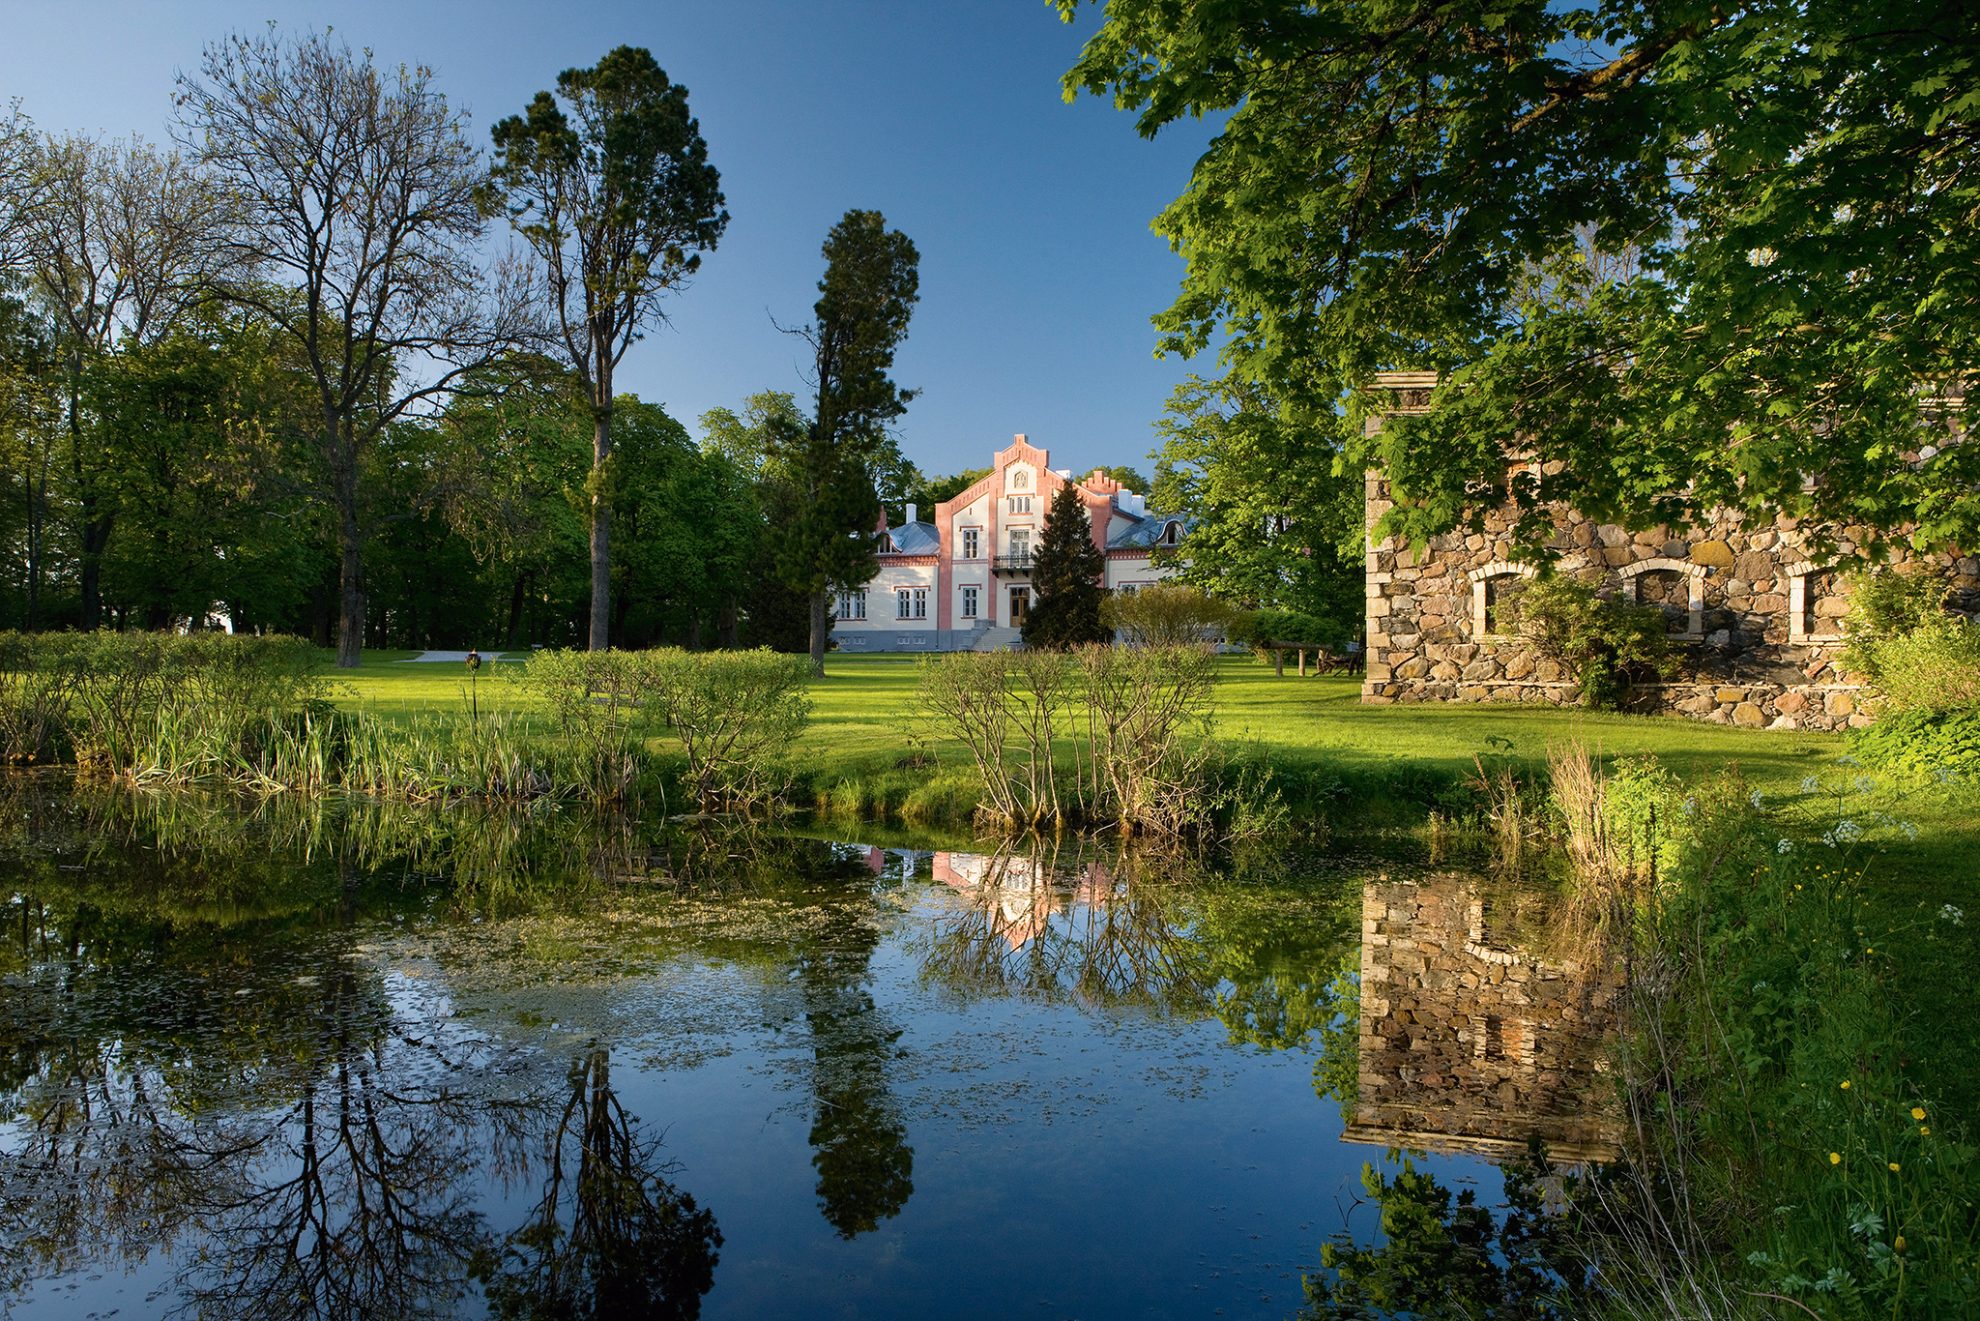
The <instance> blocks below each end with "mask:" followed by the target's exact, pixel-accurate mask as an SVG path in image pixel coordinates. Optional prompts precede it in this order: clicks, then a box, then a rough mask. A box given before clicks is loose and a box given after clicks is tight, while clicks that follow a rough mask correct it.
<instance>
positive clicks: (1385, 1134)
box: [1341, 876, 1622, 1160]
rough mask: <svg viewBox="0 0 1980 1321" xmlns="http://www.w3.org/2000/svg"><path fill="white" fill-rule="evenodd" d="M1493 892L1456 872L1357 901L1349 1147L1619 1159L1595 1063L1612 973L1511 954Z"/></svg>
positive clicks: (1614, 1123) (1381, 889) (1608, 1017)
mask: <svg viewBox="0 0 1980 1321" xmlns="http://www.w3.org/2000/svg"><path fill="white" fill-rule="evenodd" d="M1512 902H1513V896H1512V895H1511V894H1504V895H1503V896H1502V897H1499V898H1495V897H1494V893H1493V890H1492V889H1491V887H1487V886H1483V885H1481V884H1480V883H1479V882H1477V881H1475V880H1472V879H1468V878H1461V877H1449V876H1445V877H1433V878H1429V879H1425V880H1421V881H1393V882H1391V881H1371V882H1370V883H1368V885H1367V886H1366V887H1364V888H1363V890H1362V900H1361V919H1362V921H1361V930H1362V934H1361V942H1362V943H1361V1025H1360V1032H1359V1048H1360V1060H1359V1066H1358V1078H1357V1084H1358V1089H1359V1095H1358V1098H1357V1100H1356V1103H1355V1105H1354V1107H1353V1113H1352V1115H1351V1116H1350V1117H1349V1120H1350V1122H1349V1123H1348V1125H1347V1128H1346V1130H1345V1131H1344V1132H1343V1133H1342V1135H1341V1136H1342V1138H1343V1140H1345V1141H1348V1142H1369V1143H1377V1144H1380V1145H1383V1146H1399V1147H1415V1148H1420V1149H1426V1150H1433V1151H1477V1152H1482V1153H1485V1154H1488V1155H1502V1154H1512V1153H1514V1152H1517V1151H1523V1150H1524V1149H1525V1147H1526V1144H1527V1140H1528V1139H1529V1138H1530V1137H1532V1136H1534V1135H1536V1134H1537V1135H1538V1136H1539V1137H1540V1138H1541V1139H1542V1140H1543V1141H1544V1142H1545V1143H1546V1144H1547V1148H1548V1151H1549V1153H1550V1154H1551V1155H1553V1156H1554V1157H1555V1158H1556V1159H1561V1160H1603V1159H1608V1158H1611V1157H1613V1156H1614V1155H1615V1154H1616V1142H1617V1140H1618V1137H1619V1133H1620V1126H1619V1122H1618V1118H1617V1115H1616V1113H1615V1109H1614V1105H1613V1097H1612V1095H1611V1087H1612V1084H1611V1082H1610V1079H1609V1077H1608V1075H1607V1072H1606V1068H1605V1057H1604V1049H1605V1044H1606V1039H1607V1037H1608V1035H1609V1033H1610V1031H1611V1030H1612V1028H1613V1026H1614V1023H1615V1016H1616V1011H1617V1007H1618V1001H1619V999H1620V992H1621V985H1622V979H1621V974H1620V971H1619V970H1616V969H1613V968H1609V967H1606V966H1600V965H1596V966H1590V965H1585V964H1583V963H1581V962H1579V961H1576V960H1574V959H1570V958H1558V957H1547V956H1542V955H1540V954H1537V953H1531V952H1528V951H1526V950H1522V949H1520V948H1519V947H1518V946H1517V945H1516V944H1514V943H1513V942H1512V941H1511V939H1510V938H1509V937H1508V935H1507V933H1506V932H1505V930H1504V923H1503V922H1502V921H1501V920H1498V919H1499V918H1500V917H1501V916H1502V915H1503V908H1502V905H1510V904H1511V903H1512Z"/></svg>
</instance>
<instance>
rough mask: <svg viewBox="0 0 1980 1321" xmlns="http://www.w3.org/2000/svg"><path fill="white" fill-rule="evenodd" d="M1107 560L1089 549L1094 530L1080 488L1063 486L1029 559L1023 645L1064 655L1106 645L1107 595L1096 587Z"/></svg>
mask: <svg viewBox="0 0 1980 1321" xmlns="http://www.w3.org/2000/svg"><path fill="white" fill-rule="evenodd" d="M1106 572H1107V560H1106V557H1105V556H1103V555H1102V554H1101V553H1100V548H1099V547H1098V546H1096V545H1094V544H1093V524H1092V523H1091V522H1090V521H1089V520H1088V518H1087V514H1086V505H1085V503H1084V502H1083V501H1082V500H1081V498H1080V494H1079V488H1078V487H1076V486H1074V485H1073V484H1072V483H1071V482H1066V483H1064V484H1063V485H1061V486H1060V487H1059V489H1058V491H1057V493H1056V494H1054V495H1053V496H1052V503H1051V506H1050V507H1049V508H1048V509H1047V510H1046V511H1045V526H1044V528H1043V530H1042V531H1041V533H1040V535H1039V538H1038V548H1037V549H1036V550H1035V551H1034V552H1033V553H1032V557H1031V586H1032V590H1033V592H1034V593H1035V595H1034V597H1033V599H1032V602H1031V611H1030V613H1029V614H1027V615H1026V616H1025V620H1024V645H1025V646H1027V647H1046V648H1052V649H1055V650H1059V651H1063V650H1065V649H1066V648H1068V647H1077V646H1081V645H1083V644H1085V643H1089V642H1109V641H1112V640H1113V631H1112V630H1111V629H1110V628H1108V626H1107V625H1106V623H1105V622H1103V621H1102V620H1101V618H1100V607H1101V603H1102V602H1104V601H1105V600H1106V598H1107V589H1106V588H1104V587H1102V586H1101V585H1100V583H1101V579H1102V578H1103V577H1104V576H1105V575H1106Z"/></svg>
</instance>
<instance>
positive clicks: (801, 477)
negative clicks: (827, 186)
mask: <svg viewBox="0 0 1980 1321" xmlns="http://www.w3.org/2000/svg"><path fill="white" fill-rule="evenodd" d="M823 253H824V257H825V275H824V277H823V278H822V279H820V280H819V282H818V301H817V303H816V304H814V305H813V308H812V312H813V320H812V323H811V324H810V325H809V326H806V327H804V328H802V329H800V330H798V331H796V332H794V333H796V334H798V335H800V336H801V337H802V338H803V339H804V341H805V342H806V343H807V344H809V345H810V346H811V351H812V377H811V383H812V388H813V411H812V415H811V417H810V419H809V420H808V421H807V422H806V423H805V425H804V426H803V427H802V428H791V427H781V428H778V429H777V431H776V432H774V433H773V435H772V438H771V446H770V457H771V458H772V460H774V461H775V462H776V463H778V464H779V465H780V466H781V468H782V470H783V472H784V473H785V474H786V476H787V477H788V480H789V481H790V482H791V484H792V486H793V488H794V489H795V491H796V493H797V495H798V499H797V500H796V502H795V508H794V509H793V511H792V512H793V514H794V517H792V518H790V519H789V520H788V521H787V522H785V523H784V524H783V525H782V526H781V528H780V532H781V534H782V537H783V541H784V553H783V555H782V557H781V559H780V561H779V570H780V574H781V576H782V577H783V578H784V580H785V582H786V583H787V584H788V585H789V586H790V587H791V588H792V589H793V590H795V591H801V592H804V593H805V594H806V595H807V596H808V597H809V598H810V602H811V660H812V664H813V666H814V667H816V669H817V670H818V672H819V673H821V674H822V673H824V671H825V642H826V635H827V633H828V632H829V631H830V628H831V621H830V620H829V619H828V618H827V616H826V609H825V606H826V594H827V593H828V592H830V591H831V590H832V589H833V588H834V587H840V586H849V585H854V584H858V583H863V582H865V581H866V580H867V579H869V578H871V577H872V576H873V574H874V571H875V569H876V568H877V567H878V562H877V560H876V559H875V554H876V547H875V544H874V540H873V538H872V537H871V536H870V535H867V534H869V533H871V532H873V531H874V530H875V527H876V525H877V523H878V521H879V513H880V497H879V492H878V491H877V489H876V481H877V479H878V478H879V477H880V475H881V473H882V471H883V469H885V468H886V467H887V466H888V465H889V464H891V463H893V462H896V461H897V459H898V453H899V450H898V447H897V446H896V445H895V444H894V442H893V438H892V436H891V434H890V432H889V428H890V426H891V425H892V423H893V421H894V419H895V418H898V417H899V416H900V415H901V414H902V413H904V412H906V411H907V406H908V401H909V400H911V399H913V398H914V391H912V390H904V389H902V388H901V387H900V385H898V384H897V383H896V382H895V381H894V379H893V377H892V376H891V375H890V374H889V373H890V372H892V370H893V366H894V352H895V350H896V349H898V348H899V347H900V343H901V341H902V340H903V339H905V338H907V328H908V318H909V317H910V316H912V315H913V314H914V305H915V302H916V300H917V299H918V298H919V297H920V283H921V282H920V274H919V267H920V262H921V255H920V253H918V252H917V251H916V250H915V246H914V243H913V241H912V240H910V239H909V238H908V236H907V235H905V234H903V233H901V232H900V231H899V230H894V229H888V228H887V219H886V217H885V216H883V215H881V214H880V213H879V212H878V211H860V210H852V211H848V212H846V214H845V215H844V216H843V217H841V218H840V220H839V222H838V223H837V224H836V225H833V226H832V231H831V233H830V234H828V235H826V238H825V244H824V249H823Z"/></svg>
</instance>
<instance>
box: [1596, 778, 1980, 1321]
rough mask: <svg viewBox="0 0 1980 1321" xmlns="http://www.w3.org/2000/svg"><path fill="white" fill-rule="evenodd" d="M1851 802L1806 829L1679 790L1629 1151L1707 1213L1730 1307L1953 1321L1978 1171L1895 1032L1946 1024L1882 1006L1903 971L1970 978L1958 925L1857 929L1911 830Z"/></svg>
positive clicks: (1750, 800) (1910, 1043) (1952, 910)
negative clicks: (1634, 1143) (1756, 1303)
mask: <svg viewBox="0 0 1980 1321" xmlns="http://www.w3.org/2000/svg"><path fill="white" fill-rule="evenodd" d="M1810 778H1811V780H1813V779H1815V777H1810ZM1822 797H1823V798H1826V797H1827V795H1826V794H1825V795H1822ZM1852 797H1853V796H1852V793H1851V791H1850V790H1848V789H1845V790H1844V791H1842V792H1841V793H1839V794H1838V795H1837V796H1836V798H1837V801H1836V803H1835V805H1834V806H1833V808H1831V807H1827V806H1825V807H1824V809H1823V810H1822V812H1821V814H1820V815H1819V816H1818V817H1817V818H1816V819H1815V820H1814V821H1813V822H1812V823H1811V822H1808V821H1805V820H1798V819H1796V817H1795V816H1793V815H1790V814H1788V813H1786V812H1781V811H1776V810H1770V808H1769V806H1768V802H1769V800H1768V798H1767V797H1766V796H1765V795H1762V794H1759V793H1755V792H1750V791H1749V790H1748V789H1747V787H1746V785H1745V784H1744V783H1743V782H1741V781H1740V780H1739V779H1738V778H1737V777H1736V776H1730V775H1728V776H1724V777H1721V778H1719V779H1718V780H1716V781H1714V782H1712V783H1710V784H1706V785H1701V786H1698V787H1696V788H1695V789H1694V790H1693V792H1692V793H1691V795H1690V798H1691V800H1692V802H1693V804H1694V806H1693V812H1692V815H1691V816H1690V817H1688V818H1687V820H1688V822H1689V826H1690V829H1689V839H1688V841H1687V846H1686V850H1685V856H1684V859H1683V862H1682V865H1681V866H1680V867H1679V868H1678V869H1677V871H1676V879H1677V881H1678V884H1677V886H1675V887H1674V888H1673V889H1671V890H1670V891H1669V892H1667V893H1666V894H1665V896H1664V898H1663V900H1662V902H1661V903H1660V904H1659V905H1658V906H1657V907H1656V908H1655V910H1654V911H1653V912H1652V914H1651V917H1652V919H1653V920H1652V926H1651V928H1650V931H1649V933H1648V936H1647V941H1646V945H1645V947H1644V948H1640V949H1639V950H1638V952H1637V954H1636V959H1637V966H1638V974H1637V985H1638V991H1639V994H1638V1006H1637V1014H1638V1016H1639V1028H1638V1030H1637V1032H1636V1034H1635V1039H1634V1040H1633V1042H1632V1052H1633V1054H1632V1055H1631V1056H1630V1057H1629V1062H1628V1064H1627V1066H1626V1067H1627V1071H1628V1074H1629V1076H1630V1077H1631V1078H1632V1079H1633V1080H1635V1081H1636V1084H1637V1085H1638V1086H1645V1087H1647V1088H1648V1094H1647V1095H1645V1096H1643V1097H1641V1098H1639V1101H1638V1105H1639V1107H1640V1110H1639V1113H1640V1114H1641V1115H1644V1116H1646V1117H1647V1116H1649V1115H1655V1116H1656V1117H1657V1122H1655V1123H1654V1124H1648V1125H1647V1126H1646V1127H1645V1128H1644V1129H1643V1130H1642V1131H1643V1132H1644V1133H1645V1136H1646V1138H1647V1139H1648V1140H1649V1141H1650V1143H1651V1149H1650V1151H1649V1153H1647V1154H1648V1155H1649V1157H1650V1159H1651V1160H1652V1161H1653V1162H1654V1163H1655V1164H1656V1165H1657V1166H1659V1167H1661V1174H1660V1178H1659V1182H1660V1184H1661V1185H1662V1187H1663V1188H1665V1189H1666V1190H1668V1192H1669V1193H1670V1195H1671V1196H1673V1197H1674V1196H1675V1195H1676V1194H1677V1193H1679V1192H1681V1193H1682V1195H1683V1197H1684V1198H1685V1199H1686V1200H1688V1202H1689V1204H1690V1205H1691V1206H1692V1207H1694V1208H1711V1210H1710V1213H1709V1218H1705V1219H1702V1220H1701V1221H1700V1222H1698V1223H1697V1226H1696V1228H1697V1230H1698V1231H1700V1232H1702V1233H1703V1234H1704V1235H1706V1236H1707V1238H1706V1241H1707V1242H1708V1243H1709V1245H1710V1250H1711V1251H1712V1252H1713V1253H1714V1254H1716V1256H1717V1258H1718V1265H1719V1269H1720V1270H1722V1271H1723V1272H1724V1273H1725V1274H1727V1275H1728V1276H1730V1277H1731V1278H1732V1280H1733V1282H1734V1283H1736V1284H1737V1285H1738V1286H1739V1287H1740V1289H1741V1290H1742V1291H1743V1292H1747V1293H1751V1292H1753V1291H1757V1290H1765V1291H1768V1292H1773V1293H1779V1294H1783V1295H1787V1296H1789V1297H1791V1298H1793V1299H1795V1300H1797V1301H1799V1302H1801V1303H1803V1304H1805V1305H1806V1306H1808V1307H1811V1308H1817V1309H1820V1310H1821V1312H1822V1314H1823V1315H1825V1316H1833V1317H1839V1318H1872V1317H1888V1316H1894V1315H1899V1316H1918V1317H1936V1316H1958V1315H1966V1314H1969V1313H1971V1312H1972V1311H1973V1310H1974V1308H1975V1307H1976V1306H1980V1293H1977V1292H1976V1290H1977V1289H1980V1285H1976V1278H1980V1277H1976V1276H1975V1274H1974V1270H1973V1265H1974V1262H1975V1261H1976V1259H1980V1231H1976V1224H1980V1221H1976V1219H1975V1214H1974V1213H1975V1208H1976V1206H1980V1158H1977V1157H1976V1153H1975V1151H1974V1149H1973V1148H1972V1146H1971V1145H1970V1144H1969V1142H1968V1140H1967V1134H1966V1133H1965V1132H1964V1131H1963V1128H1964V1125H1965V1121H1966V1116H1965V1115H1963V1114H1960V1113H1957V1112H1956V1111H1955V1110H1953V1109H1952V1108H1949V1107H1947V1106H1944V1105H1943V1104H1942V1103H1941V1101H1940V1099H1939V1098H1941V1097H1943V1096H1945V1095H1947V1094H1949V1093H1953V1094H1956V1093H1957V1091H1958V1089H1959V1088H1960V1087H1961V1086H1962V1085H1963V1080H1962V1079H1959V1078H1953V1077H1948V1076H1945V1075H1944V1074H1942V1073H1938V1072H1934V1071H1933V1070H1931V1069H1929V1068H1926V1067H1924V1066H1923V1064H1922V1062H1921V1061H1920V1060H1919V1059H1918V1058H1917V1055H1916V1054H1915V1051H1916V1050H1917V1048H1918V1046H1919V1044H1920V1038H1919V1036H1918V1030H1919V1025H1917V1024H1915V1023H1909V1022H1908V1021H1907V1019H1908V1017H1909V1016H1910V1015H1915V1014H1919V1013H1921V1012H1922V1013H1924V1014H1926V1015H1928V1016H1930V1017H1932V1018H1934V1019H1938V1020H1939V1021H1943V1019H1942V1018H1941V1015H1942V1014H1943V1012H1944V1010H1943V1009H1942V1008H1941V1007H1940V1006H1936V1005H1921V1004H1917V1003H1915V1002H1914V1003H1913V1004H1912V1005H1911V1007H1910V1008H1909V1009H1907V1007H1906V1005H1905V1004H1904V1002H1903V999H1902V997H1901V995H1900V994H1899V993H1898V989H1897V988H1898V986H1899V984H1900V983H1901V982H1902V980H1903V976H1904V969H1905V968H1906V967H1907V966H1916V965H1920V964H1925V963H1928V962H1931V961H1933V960H1937V961H1938V964H1939V966H1940V967H1942V968H1963V967H1964V966H1965V965H1964V962H1963V960H1961V959H1960V957H1959V955H1958V949H1960V948H1963V945H1961V944H1960V941H1961V933H1960V932H1959V930H1958V927H1959V925H1960V924H1961V923H1962V922H1963V920H1964V919H1963V917H1962V915H1961V912H1960V909H1959V908H1958V907H1957V906H1947V907H1945V908H1941V909H1939V910H1937V911H1936V912H1934V911H1931V910H1926V911H1922V912H1919V913H1918V914H1916V915H1915V916H1914V917H1912V918H1910V919H1909V920H1907V921H1905V922H1904V923H1903V925H1902V926H1901V927H1900V928H1899V929H1897V930H1883V931H1872V930H1870V929H1869V925H1868V911H1867V906H1868V901H1869V899H1870V897H1871V896H1872V895H1873V894H1875V893H1876V892H1877V891H1878V890H1879V889H1880V888H1881V887H1883V886H1884V885H1886V884H1887V881H1886V880H1885V879H1884V876H1883V869H1879V868H1876V867H1875V866H1874V865H1873V864H1872V863H1871V861H1870V860H1869V859H1868V858H1866V857H1865V856H1864V854H1865V853H1866V852H1868V851H1871V850H1878V849H1881V848H1883V847H1886V846H1887V845H1890V846H1895V845H1896V843H1897V842H1898V841H1901V839H1902V837H1903V834H1904V831H1905V829H1906V827H1905V825H1904V823H1902V822H1892V821H1890V820H1889V819H1888V818H1884V817H1883V814H1881V813H1870V812H1868V811H1867V810H1865V811H1856V810H1853V801H1852ZM1818 801H1819V800H1818ZM1866 807H1867V805H1866ZM1825 826H1826V828H1823V827H1825ZM1817 828H1823V834H1822V838H1821V839H1820V840H1816V839H1813V838H1810V833H1811V831H1812V830H1813V829H1817ZM1880 835H1881V838H1879V836H1880ZM1948 942H1953V946H1954V947H1953V948H1951V949H1947V950H1946V951H1945V953H1944V954H1940V953H1938V952H1937V951H1938V950H1939V948H1940V947H1942V946H1945V945H1946V944H1947V943H1948ZM1955 975H1959V974H1955ZM1940 994H1953V988H1951V987H1949V986H1948V987H1942V988H1940ZM1664 1209H1665V1212H1666V1213H1667V1214H1668V1213H1670V1211H1671V1207H1670V1206H1669V1205H1666V1206H1665V1208H1664ZM1689 1214H1691V1215H1696V1214H1698V1212H1695V1211H1694V1212H1692V1213H1689ZM1680 1223H1682V1222H1680ZM1611 1260H1612V1261H1613V1262H1614V1263H1615V1265H1616V1266H1618V1267H1625V1268H1626V1266H1627V1261H1626V1259H1622V1258H1612V1259H1611ZM1615 1273H1616V1274H1617V1275H1618V1276H1620V1275H1622V1274H1623V1273H1625V1272H1624V1271H1622V1270H1619V1271H1617V1272H1615Z"/></svg>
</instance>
